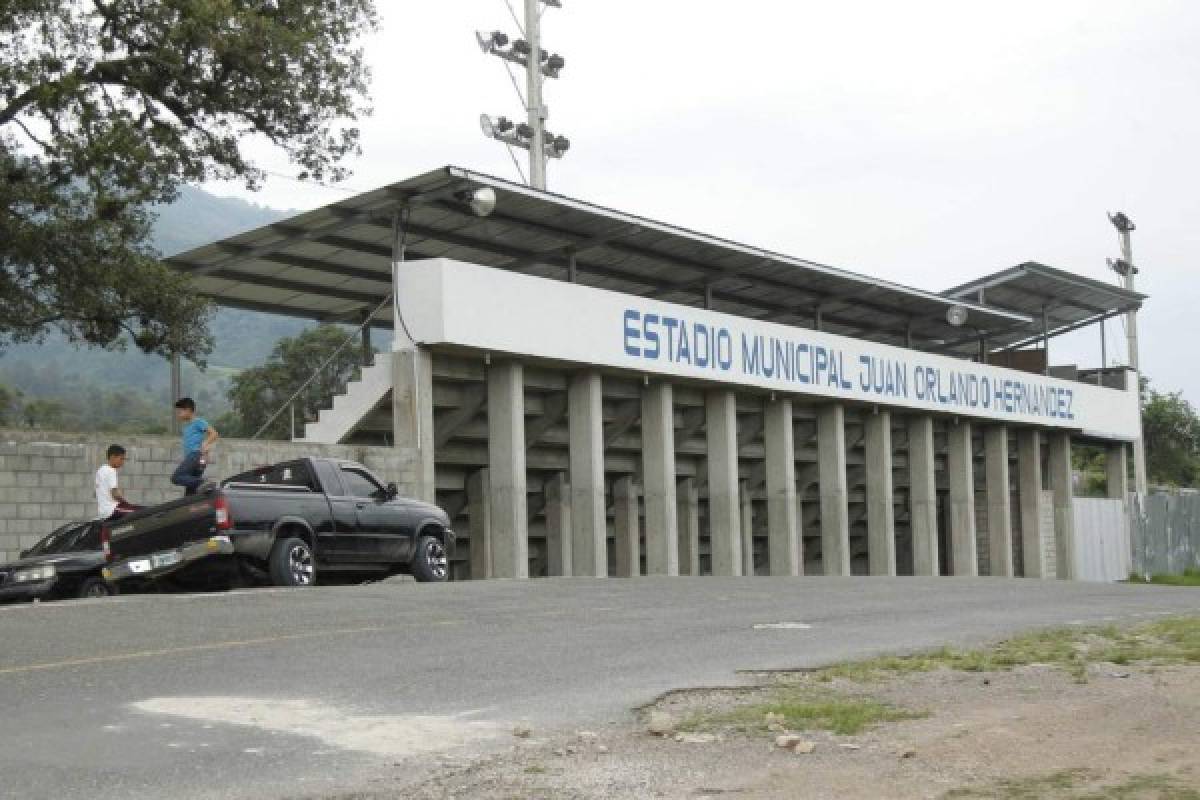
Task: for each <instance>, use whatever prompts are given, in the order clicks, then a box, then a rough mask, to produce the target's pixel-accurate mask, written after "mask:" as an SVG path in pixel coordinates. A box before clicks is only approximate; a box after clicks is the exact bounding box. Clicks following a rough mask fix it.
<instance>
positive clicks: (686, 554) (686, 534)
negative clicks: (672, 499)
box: [676, 478, 700, 575]
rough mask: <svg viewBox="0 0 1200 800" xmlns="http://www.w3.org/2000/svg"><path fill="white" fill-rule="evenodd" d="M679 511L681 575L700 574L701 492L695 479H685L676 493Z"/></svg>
mask: <svg viewBox="0 0 1200 800" xmlns="http://www.w3.org/2000/svg"><path fill="white" fill-rule="evenodd" d="M676 498H677V500H678V506H679V510H678V513H677V515H676V519H677V520H678V524H679V574H680V575H699V574H700V492H699V490H698V489H697V488H696V479H695V478H684V479H683V480H682V481H680V482H679V487H678V491H677V492H676Z"/></svg>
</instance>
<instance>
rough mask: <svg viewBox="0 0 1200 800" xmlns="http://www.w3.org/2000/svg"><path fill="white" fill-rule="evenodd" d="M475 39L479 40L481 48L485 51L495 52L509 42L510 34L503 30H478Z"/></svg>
mask: <svg viewBox="0 0 1200 800" xmlns="http://www.w3.org/2000/svg"><path fill="white" fill-rule="evenodd" d="M475 41H477V42H479V49H480V50H482V51H483V52H485V53H495V52H496V51H497V50H499V49H500V48H502V47H504V46H505V45H507V44H508V36H507V35H506V34H505V33H504V32H503V31H492V32H491V33H483V32H482V31H476V32H475Z"/></svg>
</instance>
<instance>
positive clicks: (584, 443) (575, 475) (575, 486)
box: [567, 371, 608, 578]
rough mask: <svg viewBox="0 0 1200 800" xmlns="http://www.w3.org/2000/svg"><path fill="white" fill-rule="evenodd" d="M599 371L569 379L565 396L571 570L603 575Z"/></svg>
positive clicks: (604, 526) (604, 520)
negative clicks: (569, 495)
mask: <svg viewBox="0 0 1200 800" xmlns="http://www.w3.org/2000/svg"><path fill="white" fill-rule="evenodd" d="M601 386H602V384H601V379H600V373H599V372H595V371H588V372H580V373H578V374H576V375H574V376H572V378H571V385H570V388H569V390H568V397H567V414H568V428H569V429H570V440H571V443H570V450H571V452H570V469H571V477H570V484H571V529H572V542H571V569H572V574H574V575H578V576H583V577H589V578H603V577H606V576H607V575H608V521H607V514H606V511H605V508H606V506H605V496H604V406H603V397H602V395H601Z"/></svg>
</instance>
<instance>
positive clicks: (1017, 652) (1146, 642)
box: [815, 617, 1200, 683]
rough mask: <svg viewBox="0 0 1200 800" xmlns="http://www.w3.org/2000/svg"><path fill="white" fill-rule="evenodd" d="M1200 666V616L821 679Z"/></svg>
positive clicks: (948, 653) (890, 661) (844, 668)
mask: <svg viewBox="0 0 1200 800" xmlns="http://www.w3.org/2000/svg"><path fill="white" fill-rule="evenodd" d="M1100 662H1108V663H1114V664H1135V663H1137V664H1155V665H1165V664H1189V663H1191V664H1194V663H1200V617H1179V618H1174V619H1168V620H1161V621H1159V622H1152V623H1148V624H1144V625H1138V626H1135V627H1130V628H1118V627H1116V626H1106V627H1098V628H1057V629H1053V630H1046V631H1037V632H1034V633H1028V634H1024V635H1021V636H1017V637H1015V638H1013V639H1008V640H1006V641H1003V642H1000V643H999V644H996V645H993V646H992V647H989V648H985V649H981V650H956V649H952V648H948V647H947V648H942V649H940V650H933V651H928V652H924V653H915V654H913V655H908V656H883V657H880V658H873V659H868V660H866V661H853V662H849V663H846V664H837V665H834V666H831V667H826V668H824V669H820V670H817V672H816V673H815V677H816V679H817V680H819V681H824V682H829V681H832V680H833V679H835V678H841V679H844V680H850V681H855V682H859V683H869V682H872V681H877V680H882V679H884V678H890V677H895V676H897V675H905V674H911V673H918V672H932V671H934V670H938V669H950V670H958V671H962V672H999V671H1004V670H1009V669H1012V668H1013V667H1019V666H1026V665H1029V664H1054V665H1056V666H1059V667H1061V668H1063V669H1065V670H1067V672H1069V673H1070V674H1071V675H1073V676H1074V677H1075V679H1076V680H1079V681H1084V680H1086V679H1087V667H1088V665H1089V664H1094V663H1100Z"/></svg>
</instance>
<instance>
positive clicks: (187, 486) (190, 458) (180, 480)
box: [171, 450, 206, 495]
mask: <svg viewBox="0 0 1200 800" xmlns="http://www.w3.org/2000/svg"><path fill="white" fill-rule="evenodd" d="M200 458H201V455H200V451H199V450H197V451H196V452H194V453H188V454H187V455H186V456H184V457H183V461H181V462H179V466H178V467H176V468H175V472H173V473H171V483H173V484H175V485H176V486H182V487H183V488H184V494H185V495H189V494H195V493H196V489H197V488H199V487H200V485H201V484H203V483H204V469H205V466H206V465H204V464H201V463H200Z"/></svg>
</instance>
